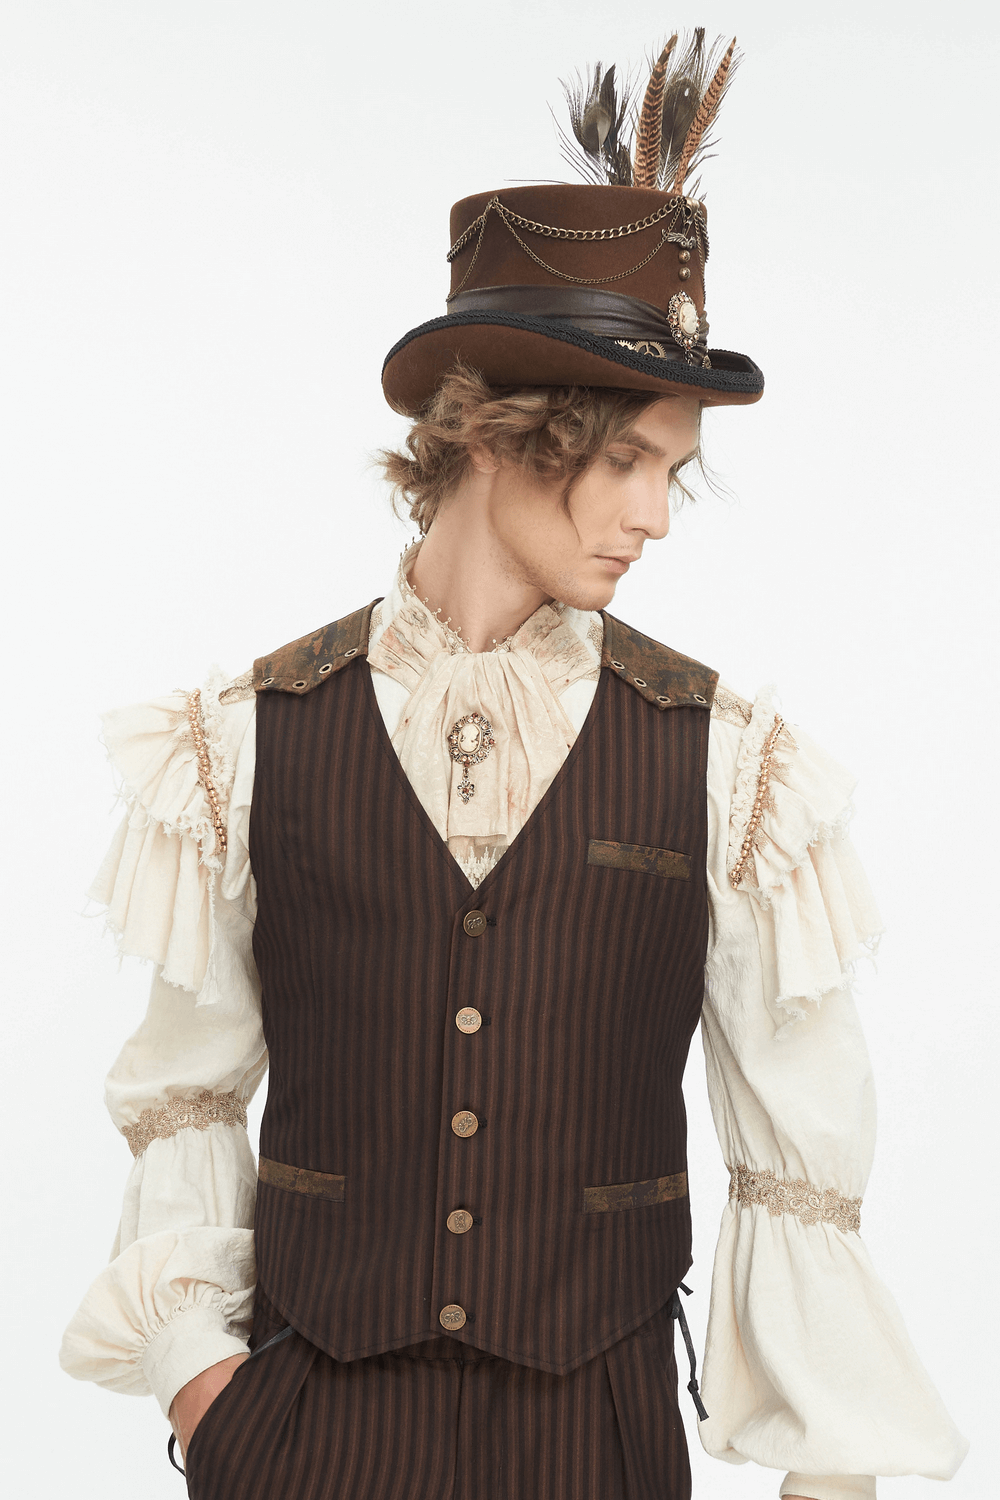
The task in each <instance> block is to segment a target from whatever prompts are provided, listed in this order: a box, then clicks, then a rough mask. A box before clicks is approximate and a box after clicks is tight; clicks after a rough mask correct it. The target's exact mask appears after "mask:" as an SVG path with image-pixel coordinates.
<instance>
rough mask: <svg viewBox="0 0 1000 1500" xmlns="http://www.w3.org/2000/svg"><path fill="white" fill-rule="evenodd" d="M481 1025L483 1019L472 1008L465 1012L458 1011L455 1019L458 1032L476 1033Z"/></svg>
mask: <svg viewBox="0 0 1000 1500" xmlns="http://www.w3.org/2000/svg"><path fill="white" fill-rule="evenodd" d="M482 1024H483V1018H482V1016H481V1015H480V1014H479V1012H478V1010H476V1009H475V1008H474V1007H473V1006H471V1005H470V1006H469V1008H468V1009H467V1010H460V1011H459V1013H458V1015H457V1016H456V1017H455V1025H456V1026H457V1027H458V1029H459V1031H478V1030H479V1028H480V1026H482Z"/></svg>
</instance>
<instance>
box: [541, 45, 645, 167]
mask: <svg viewBox="0 0 1000 1500" xmlns="http://www.w3.org/2000/svg"><path fill="white" fill-rule="evenodd" d="M563 93H564V94H565V96H566V104H567V107H568V109H569V123H570V128H571V130H572V132H573V136H572V139H571V138H570V137H569V136H568V135H567V134H566V132H565V131H564V130H563V129H562V128H561V127H560V129H559V134H560V137H561V139H562V152H563V156H564V157H565V158H566V160H567V161H568V162H569V163H570V165H571V166H574V167H575V168H576V169H577V171H579V172H580V173H581V174H582V175H583V176H584V177H585V178H587V179H588V181H590V182H597V183H617V184H620V185H622V186H624V187H630V186H631V184H632V158H631V153H630V152H629V149H628V145H627V143H626V142H625V140H624V139H623V127H624V125H625V121H626V118H627V116H628V114H629V111H630V108H631V95H632V90H631V88H630V87H629V86H628V85H627V84H626V86H625V88H624V89H623V91H622V93H621V95H619V90H618V84H617V80H616V78H615V68H614V65H613V64H612V66H611V67H610V68H608V69H607V70H605V68H604V65H603V63H596V64H595V65H594V67H593V68H588V69H587V72H586V74H585V76H584V77H583V78H581V77H580V75H579V74H577V75H576V77H575V78H573V79H571V80H570V81H569V82H564V83H563Z"/></svg>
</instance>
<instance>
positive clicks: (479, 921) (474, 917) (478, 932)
mask: <svg viewBox="0 0 1000 1500" xmlns="http://www.w3.org/2000/svg"><path fill="white" fill-rule="evenodd" d="M462 926H463V927H464V928H465V930H466V932H467V933H468V934H469V936H470V937H481V936H482V934H483V933H484V932H485V931H486V918H485V917H484V916H483V914H482V912H481V911H470V912H466V915H465V921H464V922H463V923H462Z"/></svg>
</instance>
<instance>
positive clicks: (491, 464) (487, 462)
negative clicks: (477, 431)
mask: <svg viewBox="0 0 1000 1500" xmlns="http://www.w3.org/2000/svg"><path fill="white" fill-rule="evenodd" d="M469 463H470V464H471V465H472V467H473V468H474V469H475V470H476V472H477V473H478V474H498V473H499V472H500V465H499V463H498V462H497V460H496V459H495V458H494V457H493V454H492V453H491V452H490V450H489V449H488V448H484V447H483V445H482V444H481V443H477V444H476V446H475V447H474V448H470V449H469Z"/></svg>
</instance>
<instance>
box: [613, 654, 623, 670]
mask: <svg viewBox="0 0 1000 1500" xmlns="http://www.w3.org/2000/svg"><path fill="white" fill-rule="evenodd" d="M611 665H612V666H613V667H617V668H618V670H619V672H624V670H625V663H624V662H623V661H615V659H614V657H612V658H611Z"/></svg>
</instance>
